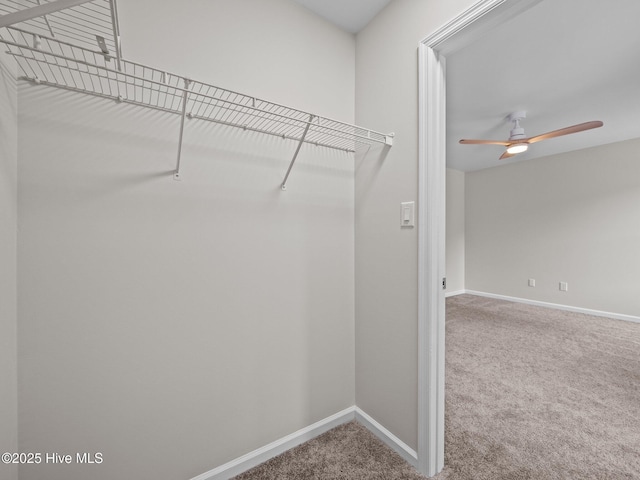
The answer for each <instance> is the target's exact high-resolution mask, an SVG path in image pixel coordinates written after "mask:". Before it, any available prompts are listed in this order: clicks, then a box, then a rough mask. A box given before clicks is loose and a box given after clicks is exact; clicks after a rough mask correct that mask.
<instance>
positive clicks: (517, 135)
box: [460, 111, 604, 160]
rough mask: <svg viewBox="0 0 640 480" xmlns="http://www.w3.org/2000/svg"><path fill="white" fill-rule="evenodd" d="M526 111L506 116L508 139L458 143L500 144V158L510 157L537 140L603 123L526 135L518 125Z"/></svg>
mask: <svg viewBox="0 0 640 480" xmlns="http://www.w3.org/2000/svg"><path fill="white" fill-rule="evenodd" d="M526 116H527V112H524V111H519V112H514V113H512V114H511V115H509V116H508V117H507V118H508V119H509V121H510V122H513V128H512V129H511V132H510V135H509V139H508V140H467V139H462V140H460V143H461V144H463V145H501V146H503V147H506V151H505V152H504V153H503V154H502V156H501V157H500V160H503V159H505V158H509V157H512V156H514V155H517V154H518V153H522V152H525V151H527V149H528V148H529V145H530V144H532V143H536V142H539V141H541V140H547V139H549V138H554V137H560V136H562V135H569V134H570V133H578V132H582V131H584V130H590V129H592V128H598V127H601V126H602V125H604V124H603V123H602V122H601V121H599V120H594V121H591V122H585V123H579V124H578V125H573V126H571V127H565V128H561V129H559V130H553V131H552V132H547V133H543V134H542V135H536V136H535V137H528V138H527V136H526V135H525V134H524V128H522V127H521V126H520V120H522V119H523V118H526Z"/></svg>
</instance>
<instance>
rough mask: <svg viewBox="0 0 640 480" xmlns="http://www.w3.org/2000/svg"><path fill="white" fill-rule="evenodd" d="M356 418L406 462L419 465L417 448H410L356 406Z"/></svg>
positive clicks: (414, 465) (415, 465)
mask: <svg viewBox="0 0 640 480" xmlns="http://www.w3.org/2000/svg"><path fill="white" fill-rule="evenodd" d="M355 411H356V420H357V421H358V422H359V423H360V424H362V425H364V426H365V427H366V428H367V429H368V430H369V431H370V432H371V433H373V434H374V435H375V436H376V437H378V438H379V439H380V440H382V441H383V442H384V443H385V444H387V445H388V446H389V447H391V448H392V449H393V450H394V451H395V452H396V453H398V455H400V456H401V457H402V458H404V460H405V461H406V462H408V463H409V464H411V465H412V466H413V467H415V468H417V466H418V454H417V453H416V451H415V450H413V449H412V448H410V447H409V446H408V445H407V444H406V443H404V442H403V441H402V440H400V439H399V438H398V437H396V436H395V435H394V434H393V433H391V432H390V431H389V430H387V429H386V428H384V427H383V426H382V425H381V424H379V423H378V422H376V421H375V420H374V419H373V418H371V417H370V416H369V415H367V414H366V413H365V412H363V411H362V410H361V409H360V408H358V407H356V408H355Z"/></svg>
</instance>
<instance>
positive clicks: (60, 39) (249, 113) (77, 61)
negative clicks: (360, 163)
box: [0, 0, 393, 190]
mask: <svg viewBox="0 0 640 480" xmlns="http://www.w3.org/2000/svg"><path fill="white" fill-rule="evenodd" d="M43 11H46V12H49V13H44V14H42V15H36V14H38V13H40V12H43ZM0 13H2V14H4V15H2V16H0V26H2V27H6V28H4V29H3V30H0V42H2V43H4V44H5V45H7V47H8V52H7V53H9V54H10V55H12V56H13V57H14V58H15V59H16V62H17V64H18V67H19V69H20V72H21V73H22V76H21V78H23V79H26V80H29V81H31V82H33V83H36V84H42V85H49V86H53V87H58V88H62V89H66V90H71V91H75V92H80V93H85V94H90V95H95V96H99V97H104V98H109V99H113V100H115V101H117V102H126V103H131V104H135V105H139V106H143V107H148V108H153V109H157V110H161V111H165V112H169V113H172V114H177V115H180V116H181V124H180V133H179V140H178V155H177V162H176V170H175V173H174V178H175V179H180V161H181V152H182V139H183V134H184V127H185V119H188V118H194V119H200V120H205V121H209V122H214V123H217V124H222V125H227V126H232V127H238V128H242V129H244V130H248V131H252V132H259V133H263V134H267V135H275V136H278V137H281V138H284V139H290V140H293V141H295V142H297V143H298V145H297V148H296V150H295V153H294V155H293V158H292V160H291V163H290V165H289V169H288V170H287V172H286V175H285V177H284V180H283V182H282V185H281V187H282V189H283V190H284V189H286V182H287V179H288V177H289V174H290V173H291V169H292V167H293V165H294V163H295V161H296V158H297V157H298V154H299V152H300V149H301V147H302V144H303V143H308V144H313V145H317V146H322V147H327V148H332V149H338V150H343V151H345V152H354V151H355V149H356V146H358V145H364V146H371V145H373V144H382V145H386V146H389V147H390V146H391V145H392V144H393V134H383V133H380V132H375V131H373V130H369V129H366V128H362V127H358V126H355V125H351V124H348V123H344V122H340V121H337V120H332V119H329V118H325V117H322V116H319V115H314V114H312V113H309V112H304V111H301V110H298V109H295V108H291V107H287V106H284V105H280V104H277V103H273V102H269V101H266V100H261V99H259V98H256V97H252V96H249V95H245V94H242V93H238V92H234V91H232V90H228V89H225V88H220V87H216V86H214V85H210V84H207V83H203V82H200V81H196V80H192V79H189V78H186V77H183V76H180V75H176V74H173V73H169V72H165V71H162V70H159V69H156V68H153V67H149V66H146V65H142V64H140V63H135V62H131V61H127V60H124V59H123V58H122V55H121V47H120V36H119V29H118V21H117V8H116V4H115V0H89V1H87V0H84V1H83V0H56V1H53V2H41V1H40V0H0Z"/></svg>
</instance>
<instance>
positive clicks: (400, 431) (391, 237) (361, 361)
mask: <svg viewBox="0 0 640 480" xmlns="http://www.w3.org/2000/svg"><path fill="white" fill-rule="evenodd" d="M473 3H475V2H473V1H470V0H456V1H447V2H444V1H442V0H394V1H393V2H391V3H390V4H389V5H388V6H387V7H386V9H385V10H383V11H382V12H381V14H379V15H378V16H377V17H376V18H375V19H374V20H373V21H372V22H371V23H370V24H369V25H368V26H367V27H366V28H365V29H364V30H363V31H362V32H360V33H359V34H358V36H357V54H356V121H357V123H359V124H362V125H366V126H368V127H369V128H373V129H376V130H379V131H383V132H395V133H396V138H395V141H394V146H393V148H392V149H391V150H390V151H389V153H388V155H386V156H384V155H380V152H370V153H369V154H368V155H367V156H366V157H365V158H359V159H358V162H357V167H356V401H357V404H358V406H359V407H361V408H362V409H364V411H366V412H367V413H368V414H370V415H371V416H372V417H373V418H375V419H376V420H378V421H379V422H380V423H382V424H383V425H384V426H385V427H386V428H388V429H389V430H390V431H391V432H392V433H394V434H395V435H396V436H398V437H399V438H400V439H401V440H403V441H404V442H405V443H407V444H408V445H409V446H410V447H411V448H414V449H415V448H416V446H417V437H418V433H417V415H418V413H417V405H418V404H417V399H418V398H417V397H418V392H417V361H418V352H417V329H418V318H417V314H418V312H417V310H418V308H417V305H418V292H417V268H418V266H417V257H418V253H417V230H416V229H413V230H403V229H401V228H400V202H405V201H412V200H413V201H416V200H417V182H418V180H417V178H418V172H417V165H418V55H417V49H418V43H419V42H420V40H422V39H423V38H424V37H425V36H427V35H428V34H430V33H431V32H432V31H434V30H436V29H437V28H439V27H440V26H442V25H444V24H445V23H446V22H447V21H449V20H450V19H452V18H453V17H455V16H456V15H458V14H459V13H461V12H462V11H464V10H465V9H466V8H468V7H469V6H471V5H472V4H473Z"/></svg>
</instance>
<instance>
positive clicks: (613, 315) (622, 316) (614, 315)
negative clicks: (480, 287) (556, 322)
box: [458, 290, 640, 323]
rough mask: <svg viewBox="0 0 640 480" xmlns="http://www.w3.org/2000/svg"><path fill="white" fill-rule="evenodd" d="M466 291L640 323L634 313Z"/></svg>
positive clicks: (470, 293) (467, 291) (482, 295)
mask: <svg viewBox="0 0 640 480" xmlns="http://www.w3.org/2000/svg"><path fill="white" fill-rule="evenodd" d="M464 293H468V294H469V295H478V296H479V297H488V298H496V299H498V300H507V301H509V302H517V303H526V304H527V305H535V306H538V307H546V308H556V309H558V310H566V311H568V312H577V313H585V314H587V315H594V316H596V317H607V318H613V319H614V320H624V321H627V322H634V323H640V317H636V316H634V315H626V314H623V313H613V312H603V311H601V310H591V309H589V308H581V307H573V306H571V305H562V304H559V303H549V302H541V301H539V300H529V299H527V298H519V297H509V296H507V295H498V294H496V293H486V292H478V291H476V290H465V291H464ZM458 295H459V294H458Z"/></svg>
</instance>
